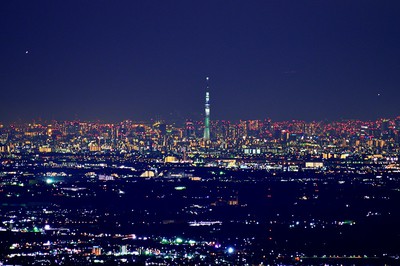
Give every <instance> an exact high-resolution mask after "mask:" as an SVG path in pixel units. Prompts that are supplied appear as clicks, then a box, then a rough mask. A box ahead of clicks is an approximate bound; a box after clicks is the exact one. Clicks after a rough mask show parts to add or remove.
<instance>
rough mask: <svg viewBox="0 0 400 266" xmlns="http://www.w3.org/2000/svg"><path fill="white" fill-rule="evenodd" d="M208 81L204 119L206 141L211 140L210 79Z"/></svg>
mask: <svg viewBox="0 0 400 266" xmlns="http://www.w3.org/2000/svg"><path fill="white" fill-rule="evenodd" d="M206 81H207V92H206V104H205V118H204V136H203V138H204V140H205V141H207V140H210V93H209V92H208V77H207V78H206Z"/></svg>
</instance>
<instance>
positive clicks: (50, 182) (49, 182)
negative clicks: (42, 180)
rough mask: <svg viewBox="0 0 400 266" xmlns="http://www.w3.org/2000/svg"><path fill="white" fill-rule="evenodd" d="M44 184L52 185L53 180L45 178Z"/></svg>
mask: <svg viewBox="0 0 400 266" xmlns="http://www.w3.org/2000/svg"><path fill="white" fill-rule="evenodd" d="M46 183H47V184H53V183H54V180H53V179H51V178H47V179H46Z"/></svg>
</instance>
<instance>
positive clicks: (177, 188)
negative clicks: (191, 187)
mask: <svg viewBox="0 0 400 266" xmlns="http://www.w3.org/2000/svg"><path fill="white" fill-rule="evenodd" d="M184 189H186V187H175V190H184Z"/></svg>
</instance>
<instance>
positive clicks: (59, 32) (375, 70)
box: [0, 0, 400, 122]
mask: <svg viewBox="0 0 400 266" xmlns="http://www.w3.org/2000/svg"><path fill="white" fill-rule="evenodd" d="M207 76H209V77H210V94H211V119H229V120H238V119H264V118H267V117H270V118H272V119H273V120H291V119H302V120H322V119H330V120H332V119H342V118H344V119H348V118H351V119H352V118H355V119H365V120H367V119H368V120H369V119H375V118H377V117H394V116H397V115H400V104H399V102H400V88H399V85H400V1H397V0H396V1H364V0H363V1H347V0H346V1H337V0H335V1H297V0H296V1H278V0H276V1H267V0H263V1H228V0H227V1H219V0H212V1H204V0H202V1H200V0H199V1H187V0H186V1H165V0H162V1H133V0H130V1H100V0H93V1H88V0H87V1H82V0H80V1H55V0H51V1H18V0H2V1H0V90H1V91H0V95H1V97H0V99H1V103H0V122H10V121H32V119H39V118H40V119H60V120H64V119H76V118H79V119H81V120H97V119H99V120H102V121H110V122H112V121H121V120H124V119H132V120H147V119H150V118H164V119H168V118H175V119H185V118H194V119H200V118H201V117H202V113H203V109H204V94H205V77H207Z"/></svg>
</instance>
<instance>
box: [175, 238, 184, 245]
mask: <svg viewBox="0 0 400 266" xmlns="http://www.w3.org/2000/svg"><path fill="white" fill-rule="evenodd" d="M175 242H176V243H177V244H181V243H182V242H183V239H182V238H180V237H178V238H176V239H175Z"/></svg>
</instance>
